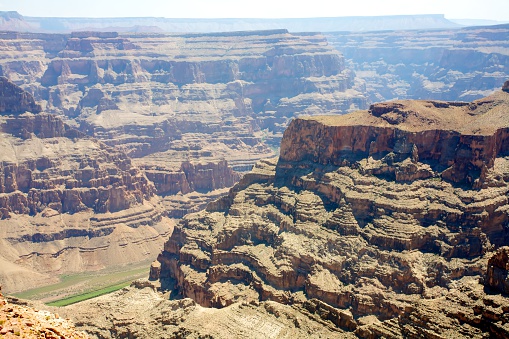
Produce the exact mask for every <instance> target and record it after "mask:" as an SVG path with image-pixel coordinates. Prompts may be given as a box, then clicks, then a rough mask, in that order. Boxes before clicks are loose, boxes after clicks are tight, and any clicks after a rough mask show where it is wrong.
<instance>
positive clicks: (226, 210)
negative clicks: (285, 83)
mask: <svg viewBox="0 0 509 339" xmlns="http://www.w3.org/2000/svg"><path fill="white" fill-rule="evenodd" d="M508 111H509V94H508V93H506V92H503V91H499V92H497V93H495V94H494V95H492V96H490V97H487V98H484V99H481V100H478V101H474V102H472V103H457V102H439V101H417V102H410V101H399V102H392V103H384V104H376V105H373V106H372V107H371V108H370V110H366V111H358V112H355V113H352V114H349V115H344V116H326V117H325V116H324V117H311V118H306V119H296V120H294V121H293V122H292V123H291V124H290V126H289V127H288V129H287V130H286V132H285V135H284V137H283V140H282V143H281V155H280V157H279V160H278V161H277V162H276V160H264V161H261V162H259V163H258V164H257V165H256V166H255V168H254V169H253V171H252V172H251V173H249V174H247V175H246V176H244V178H243V179H242V180H241V181H240V182H239V183H238V184H237V185H236V186H234V188H232V189H231V190H230V193H229V195H228V196H226V197H224V198H221V199H219V200H217V201H216V202H214V203H211V204H209V206H208V207H207V210H206V211H202V212H199V213H195V214H191V215H188V216H186V217H184V219H183V220H182V221H181V223H180V224H179V225H178V226H177V227H176V228H175V231H174V233H173V234H172V236H171V237H170V239H169V240H168V241H167V242H166V244H165V246H164V251H163V252H162V253H161V254H160V256H159V259H158V260H159V263H160V264H161V268H160V270H153V275H152V277H151V278H152V279H158V278H159V279H160V282H161V284H162V287H163V289H164V288H166V289H170V290H171V289H173V292H172V293H178V294H180V295H182V296H185V297H189V298H192V299H193V300H195V301H196V302H197V303H199V304H200V305H203V306H207V307H225V306H227V305H231V304H233V303H235V302H238V301H252V300H254V301H263V300H272V301H277V302H280V303H284V304H290V305H294V306H297V305H298V307H301V308H303V309H306V310H307V311H308V312H311V313H316V314H319V315H321V316H322V318H323V319H326V320H327V321H330V322H332V323H334V324H335V325H336V326H338V327H340V328H342V329H344V330H349V331H354V332H355V334H356V335H358V336H361V337H368V338H374V337H380V336H383V337H409V336H410V337H418V336H431V335H433V336H437V337H442V336H448V335H449V334H450V333H457V334H458V333H459V336H460V337H461V336H465V337H476V336H479V337H482V336H486V335H489V334H490V333H491V335H493V336H499V337H509V319H508V318H507V316H506V314H505V313H504V312H506V311H507V310H506V308H507V307H506V306H507V305H508V304H509V300H508V299H507V296H506V295H504V294H500V293H501V292H503V293H505V292H504V291H505V290H504V289H505V288H506V284H505V283H504V282H503V281H504V279H505V278H506V276H507V266H506V265H507V257H506V254H507V253H506V252H507V251H506V250H505V252H504V251H502V250H500V251H499V252H498V253H497V254H496V255H495V257H493V258H492V259H490V258H491V256H492V254H493V251H494V250H496V249H497V248H500V247H501V246H504V245H507V244H508V243H509V232H508V230H507V227H506V226H505V225H506V224H507V222H508V220H509V215H508V214H507V213H506V212H507V204H508V202H507V196H508V192H509V184H508V183H507V178H509V172H508V168H509V167H508V166H507V165H508V159H507V157H506V154H507V151H508V145H509V144H508V143H507V137H506V130H507V128H508V127H509V120H508V119H507V112H508ZM484 284H486V288H492V289H493V290H494V291H496V292H494V293H495V294H493V295H489V294H486V293H485V291H484V288H485V286H484ZM462 324H463V325H462Z"/></svg>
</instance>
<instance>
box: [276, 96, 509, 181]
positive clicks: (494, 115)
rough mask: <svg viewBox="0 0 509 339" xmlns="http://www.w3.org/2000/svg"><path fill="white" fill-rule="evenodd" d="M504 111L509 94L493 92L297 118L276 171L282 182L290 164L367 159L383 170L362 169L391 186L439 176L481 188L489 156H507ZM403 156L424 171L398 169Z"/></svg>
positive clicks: (490, 165)
mask: <svg viewBox="0 0 509 339" xmlns="http://www.w3.org/2000/svg"><path fill="white" fill-rule="evenodd" d="M508 112H509V93H507V92H505V91H499V92H496V93H495V94H493V95H491V96H489V97H487V98H483V99H480V100H476V101H474V102H472V103H463V102H441V101H395V102H388V103H380V104H374V105H372V106H371V107H370V109H369V110H366V111H357V112H354V113H352V114H348V115H344V116H320V117H310V118H304V119H297V120H294V121H293V122H292V123H291V124H290V126H289V127H288V129H287V130H286V132H285V134H284V137H283V141H282V143H281V158H280V163H279V165H278V170H279V173H280V176H281V177H283V176H284V175H285V173H286V171H284V169H286V168H290V167H291V164H292V163H295V162H301V161H311V162H313V163H317V164H323V165H325V164H333V165H336V166H340V165H345V164H350V165H352V164H354V163H355V162H358V161H360V160H362V159H371V165H373V164H374V162H376V161H379V164H384V166H382V167H383V169H382V168H381V167H378V168H374V167H373V166H371V165H369V164H370V162H369V161H368V163H367V165H366V166H365V169H366V170H370V171H372V174H375V175H376V174H380V175H390V176H391V177H393V178H394V179H396V180H398V181H408V180H413V179H415V178H422V177H431V176H441V177H442V178H443V179H445V180H447V181H450V182H454V183H466V184H475V183H477V184H481V182H482V181H483V180H484V176H485V174H486V170H488V169H491V168H493V166H494V162H495V159H496V157H497V156H501V155H505V154H506V153H507V152H509V116H508V114H507V113H508ZM405 159H410V160H412V161H413V162H414V163H416V162H418V161H419V162H421V163H423V164H427V165H429V170H425V169H424V168H421V167H419V166H413V168H409V167H408V166H406V167H404V166H402V161H404V160H405ZM396 165H397V166H396ZM368 168H369V169H368ZM412 171H413V172H414V173H412ZM478 179H479V180H478ZM476 180H477V181H476Z"/></svg>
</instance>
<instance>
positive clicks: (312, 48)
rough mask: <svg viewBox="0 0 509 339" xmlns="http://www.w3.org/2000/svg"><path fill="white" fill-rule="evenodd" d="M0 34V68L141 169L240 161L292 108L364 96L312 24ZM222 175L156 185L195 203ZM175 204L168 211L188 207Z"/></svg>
mask: <svg viewBox="0 0 509 339" xmlns="http://www.w3.org/2000/svg"><path fill="white" fill-rule="evenodd" d="M0 39H1V41H2V42H3V43H4V45H3V47H2V48H3V49H4V50H5V52H6V53H5V54H3V55H2V56H1V57H0V75H4V76H6V77H8V78H9V79H11V80H12V81H14V82H15V83H16V84H18V85H20V86H21V87H22V88H24V89H25V90H26V91H28V92H30V93H32V94H33V95H34V97H35V99H36V100H37V101H38V102H40V103H41V104H42V106H43V108H44V110H45V111H46V112H49V113H56V114H58V115H62V116H64V117H65V119H66V121H67V122H69V123H70V124H72V125H73V126H76V127H77V128H78V129H79V130H80V131H82V132H83V133H85V134H87V135H89V136H93V137H95V138H97V139H99V140H101V141H102V142H104V143H105V144H107V145H108V146H112V147H115V148H117V149H119V150H121V151H123V152H125V153H126V154H127V155H128V156H130V157H132V158H134V163H135V164H136V165H137V166H139V167H140V168H142V169H143V170H144V169H147V175H148V176H151V175H152V174H151V173H154V171H158V172H161V173H173V172H180V171H181V167H182V166H184V165H183V164H186V163H188V162H190V163H192V164H197V163H214V164H216V165H211V166H218V167H221V166H223V160H226V161H227V162H228V164H229V166H230V167H231V168H232V169H234V170H236V171H246V170H249V169H250V168H251V167H252V165H253V164H254V163H255V162H256V161H258V160H259V159H262V158H267V157H272V156H274V155H275V153H274V149H273V148H276V147H277V146H278V145H279V140H280V138H281V136H282V132H283V130H284V128H285V127H286V125H287V123H288V121H289V120H290V119H292V118H293V117H294V116H297V115H300V114H319V113H325V112H337V113H343V112H345V111H349V110H352V109H355V108H365V107H366V103H365V99H364V97H363V95H362V94H360V93H359V92H357V91H355V90H352V78H353V75H352V74H351V72H349V71H348V70H346V69H345V66H344V61H343V57H342V55H341V54H339V53H338V52H337V51H335V50H334V49H333V48H331V47H330V46H329V45H328V43H327V41H326V40H325V38H324V37H323V36H322V35H319V34H290V33H288V31H286V30H270V31H254V32H236V33H214V34H185V35H182V34H181V35H167V34H118V33H114V32H78V33H72V34H65V35H64V34H62V35H57V34H51V35H50V34H30V33H12V32H11V33H2V34H0ZM19 50H29V51H30V53H24V54H23V53H20V52H19ZM186 166H187V165H186ZM216 179H217V178H216ZM197 180H200V178H199V177H198V178H197ZM232 180H233V181H235V180H237V179H236V176H235V175H229V174H228V175H227V177H225V178H222V179H221V180H215V184H214V185H212V186H214V189H210V190H208V191H203V190H200V189H198V192H197V194H194V195H192V197H191V196H190V195H189V194H188V193H185V192H184V191H185V188H184V191H180V192H179V193H172V194H171V196H173V197H174V198H171V197H169V196H168V195H167V193H166V192H167V191H166V190H165V189H163V191H162V194H163V195H167V196H168V198H169V199H170V200H172V201H171V202H169V203H168V204H167V206H168V207H169V208H171V206H173V205H175V203H174V202H175V201H182V200H186V199H189V200H190V201H192V200H196V204H197V205H202V204H203V202H206V201H210V196H217V193H214V191H215V190H217V189H223V190H224V189H225V188H227V187H231V183H232ZM219 182H224V184H222V185H218V183H219ZM156 185H159V184H158V183H156ZM163 185H165V184H163ZM190 185H191V186H193V185H195V186H197V187H199V186H200V183H199V182H197V183H190ZM184 186H185V185H184ZM219 186H221V187H219ZM172 191H173V190H172ZM194 197H196V199H195V198H194ZM178 205H179V204H178V203H177V204H176V205H175V206H177V207H176V210H175V211H173V212H170V214H172V213H173V214H174V215H178V214H182V211H184V210H188V209H187V207H185V206H180V207H178Z"/></svg>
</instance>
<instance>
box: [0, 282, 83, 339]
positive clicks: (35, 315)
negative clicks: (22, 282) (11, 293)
mask: <svg viewBox="0 0 509 339" xmlns="http://www.w3.org/2000/svg"><path fill="white" fill-rule="evenodd" d="M9 301H10V302H9ZM0 335H1V336H2V338H5V339H11V338H26V339H39V338H60V339H71V338H72V339H86V338H89V337H88V335H87V334H85V333H84V332H80V331H78V330H76V328H75V326H74V324H73V323H72V322H71V321H70V320H69V319H62V318H60V316H59V315H58V314H53V313H50V312H48V311H44V310H38V309H35V308H33V307H29V306H27V305H26V304H25V303H24V302H23V301H20V300H18V299H13V300H12V299H11V300H6V298H5V297H4V296H3V295H2V293H1V286H0Z"/></svg>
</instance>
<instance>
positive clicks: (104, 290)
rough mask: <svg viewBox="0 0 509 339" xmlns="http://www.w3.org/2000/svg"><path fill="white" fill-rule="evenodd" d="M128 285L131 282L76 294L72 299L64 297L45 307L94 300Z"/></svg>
mask: <svg viewBox="0 0 509 339" xmlns="http://www.w3.org/2000/svg"><path fill="white" fill-rule="evenodd" d="M130 284H131V282H123V283H121V284H117V285H112V286H108V287H105V288H102V289H100V290H96V291H92V292H87V293H83V294H78V295H74V296H72V297H66V298H64V299H60V300H55V301H52V302H50V303H48V304H47V305H48V306H57V307H62V306H67V305H71V304H75V303H78V302H80V301H84V300H88V299H92V298H95V297H99V296H101V295H105V294H108V293H112V292H115V291H118V290H120V289H122V288H124V287H126V286H129V285H130Z"/></svg>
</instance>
